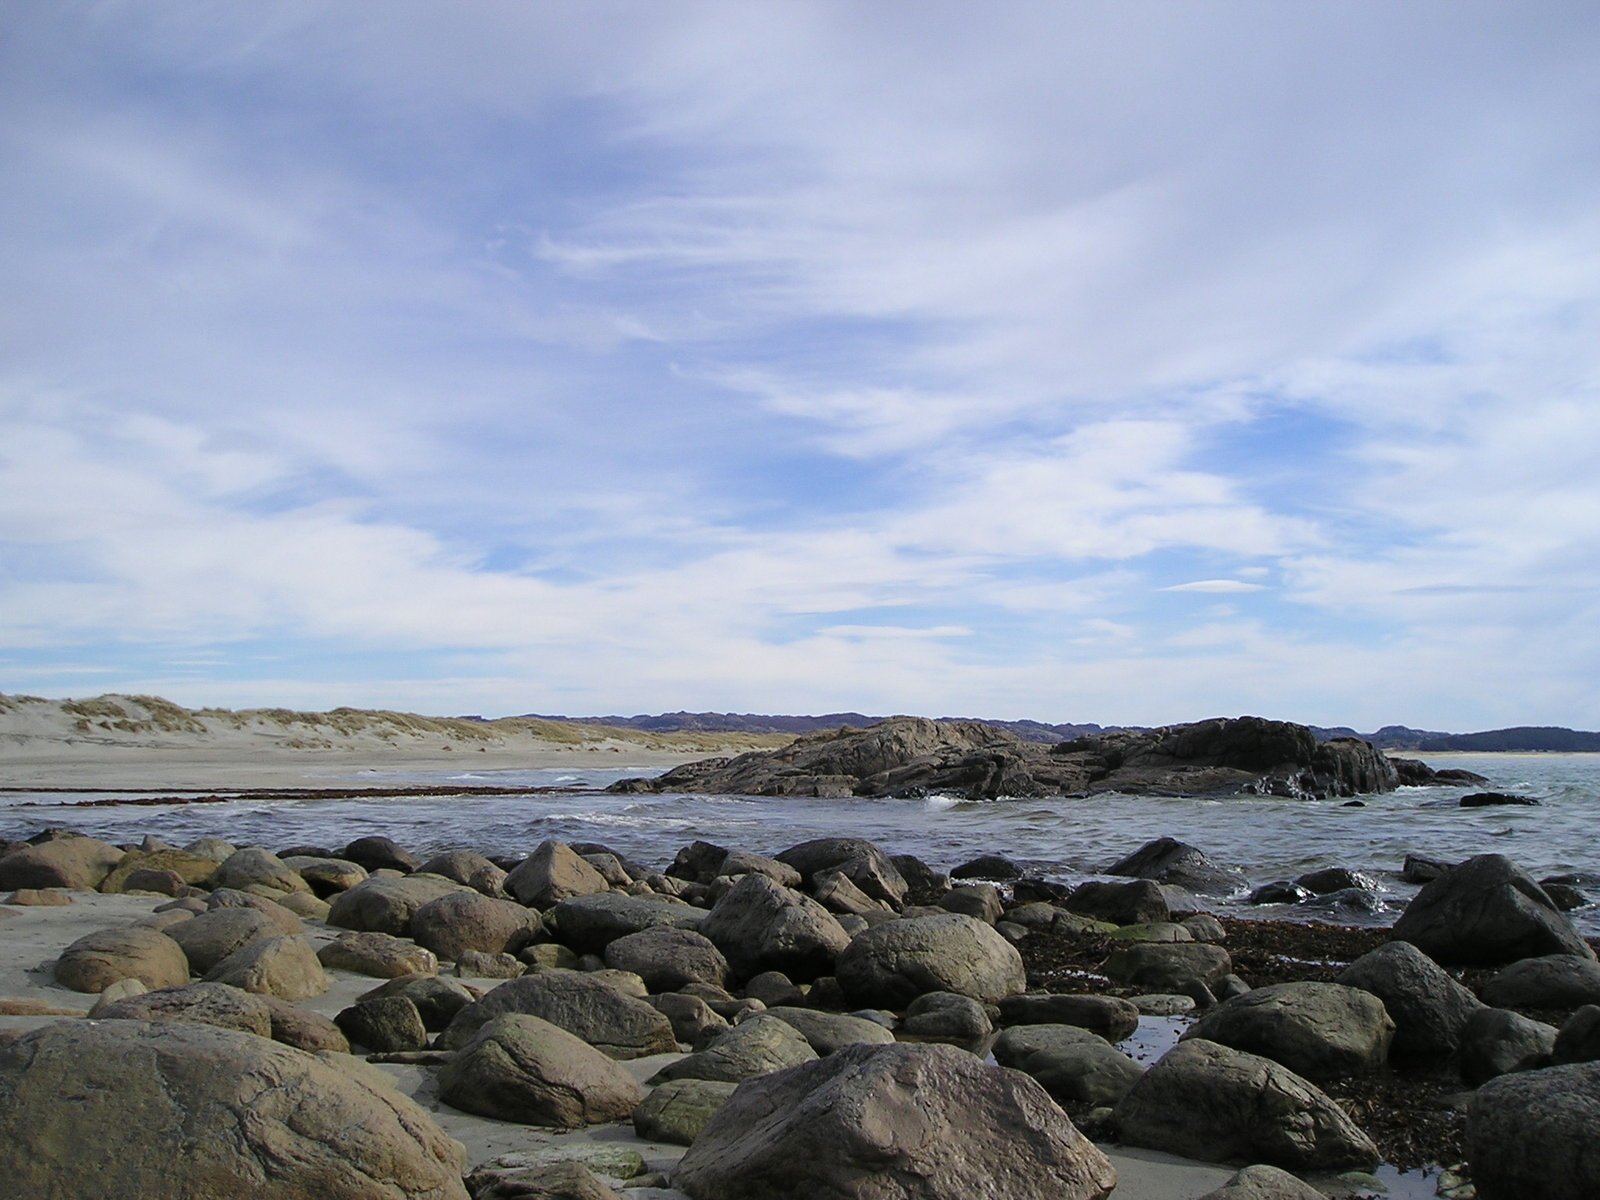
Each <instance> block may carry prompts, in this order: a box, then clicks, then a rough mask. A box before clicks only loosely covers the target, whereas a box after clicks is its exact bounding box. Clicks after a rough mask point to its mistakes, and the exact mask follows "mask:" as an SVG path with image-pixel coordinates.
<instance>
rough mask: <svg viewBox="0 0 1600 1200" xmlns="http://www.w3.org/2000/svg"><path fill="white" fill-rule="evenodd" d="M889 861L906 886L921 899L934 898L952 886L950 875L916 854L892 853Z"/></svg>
mask: <svg viewBox="0 0 1600 1200" xmlns="http://www.w3.org/2000/svg"><path fill="white" fill-rule="evenodd" d="M889 861H890V862H891V863H893V864H894V869H895V870H897V871H899V872H900V877H901V878H902V879H904V880H905V881H906V886H907V887H908V888H909V889H910V890H911V892H912V893H914V894H916V895H917V896H918V897H919V898H920V899H923V900H926V899H929V898H932V897H933V896H935V895H937V894H938V893H940V892H943V891H945V890H947V889H948V888H949V887H950V876H948V875H946V874H945V873H944V872H943V871H936V870H934V869H933V868H932V867H930V866H929V865H928V864H927V863H925V862H923V861H922V860H921V859H920V858H918V857H917V856H916V855H914V854H891V855H890V856H889Z"/></svg>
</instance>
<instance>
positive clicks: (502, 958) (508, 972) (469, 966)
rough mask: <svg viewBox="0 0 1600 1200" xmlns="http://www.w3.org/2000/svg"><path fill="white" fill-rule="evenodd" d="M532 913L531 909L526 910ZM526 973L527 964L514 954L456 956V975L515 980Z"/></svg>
mask: <svg viewBox="0 0 1600 1200" xmlns="http://www.w3.org/2000/svg"><path fill="white" fill-rule="evenodd" d="M528 911H529V912H532V911H533V910H532V909H529V910H528ZM527 973H528V967H527V964H526V963H524V962H523V961H522V960H521V959H519V958H518V957H517V956H516V955H514V954H506V953H505V952H503V951H502V952H501V953H499V954H485V953H484V952H483V951H482V950H463V951H461V952H460V953H459V954H457V955H456V974H457V975H461V976H470V977H471V978H473V979H515V978H517V976H519V975H526V974H527Z"/></svg>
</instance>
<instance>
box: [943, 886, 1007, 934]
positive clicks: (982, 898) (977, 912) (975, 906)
mask: <svg viewBox="0 0 1600 1200" xmlns="http://www.w3.org/2000/svg"><path fill="white" fill-rule="evenodd" d="M938 907H940V908H942V909H944V910H945V911H946V912H953V913H962V914H964V915H966V916H969V917H973V918H976V919H977V920H979V921H982V922H983V923H984V924H985V925H993V924H994V923H995V922H996V921H998V920H999V919H1000V916H1001V914H1002V913H1004V912H1005V904H1004V902H1003V901H1002V900H1001V898H1000V889H998V888H997V887H995V886H994V885H993V884H992V883H973V884H963V885H962V886H960V887H953V888H951V889H950V890H949V891H948V892H946V893H945V894H944V895H942V896H940V897H939V904H938Z"/></svg>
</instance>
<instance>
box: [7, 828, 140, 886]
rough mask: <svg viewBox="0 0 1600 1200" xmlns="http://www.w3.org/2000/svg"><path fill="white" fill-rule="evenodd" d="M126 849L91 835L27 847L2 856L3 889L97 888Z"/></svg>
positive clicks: (65, 838) (58, 839)
mask: <svg viewBox="0 0 1600 1200" xmlns="http://www.w3.org/2000/svg"><path fill="white" fill-rule="evenodd" d="M122 854H123V852H122V851H121V850H119V849H117V847H115V846H112V845H108V844H107V843H105V842H102V841H98V840H96V839H95V838H90V837H63V838H56V839H55V840H54V841H49V842H43V843H41V844H39V845H37V846H24V847H23V848H22V849H21V850H14V851H12V852H11V853H10V854H7V855H6V856H5V857H4V858H0V891H10V890H12V889H13V888H53V887H61V888H78V889H79V890H83V891H87V890H89V889H91V888H97V887H99V886H100V884H101V883H102V882H104V880H105V877H106V876H107V875H109V874H110V873H111V871H112V869H113V868H114V867H116V866H117V864H118V863H120V862H121V861H122Z"/></svg>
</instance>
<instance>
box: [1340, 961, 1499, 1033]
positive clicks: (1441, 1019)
mask: <svg viewBox="0 0 1600 1200" xmlns="http://www.w3.org/2000/svg"><path fill="white" fill-rule="evenodd" d="M1338 982H1339V983H1342V984H1344V985H1345V986H1347V987H1357V988H1361V989H1363V990H1364V991H1368V992H1371V993H1372V994H1373V995H1374V996H1376V997H1378V999H1379V1000H1381V1001H1383V1006H1384V1008H1385V1009H1386V1010H1387V1011H1388V1013H1389V1016H1390V1018H1391V1019H1392V1020H1393V1021H1394V1042H1393V1044H1392V1045H1391V1047H1390V1053H1391V1054H1393V1055H1394V1056H1395V1057H1396V1058H1399V1059H1412V1060H1428V1059H1440V1058H1448V1057H1449V1056H1450V1055H1452V1054H1454V1053H1455V1052H1456V1048H1457V1047H1458V1046H1460V1044H1461V1031H1462V1029H1463V1028H1465V1026H1466V1023H1467V1019H1468V1018H1469V1017H1471V1016H1472V1014H1473V1013H1474V1012H1476V1011H1477V1010H1478V1009H1479V1008H1481V1007H1482V1005H1481V1004H1480V1003H1479V1002H1478V998H1477V997H1476V996H1474V995H1473V994H1472V993H1471V992H1469V991H1468V990H1467V989H1466V988H1464V987H1462V986H1461V985H1460V984H1459V983H1457V982H1456V981H1455V980H1454V979H1452V978H1450V976H1449V975H1447V974H1445V972H1444V971H1443V970H1441V969H1440V967H1439V966H1438V964H1437V963H1435V962H1434V961H1433V959H1431V958H1429V957H1428V956H1427V955H1426V954H1424V953H1422V951H1420V950H1418V949H1417V948H1416V947H1415V946H1413V945H1412V944H1411V943H1410V942H1387V943H1385V944H1384V945H1382V946H1379V947H1378V948H1377V949H1376V950H1373V951H1370V952H1368V953H1366V954H1363V955H1362V956H1361V957H1360V958H1358V959H1356V961H1355V962H1353V963H1351V964H1350V965H1349V966H1348V967H1346V968H1345V969H1344V970H1343V971H1342V972H1341V973H1340V975H1339V979H1338Z"/></svg>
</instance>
